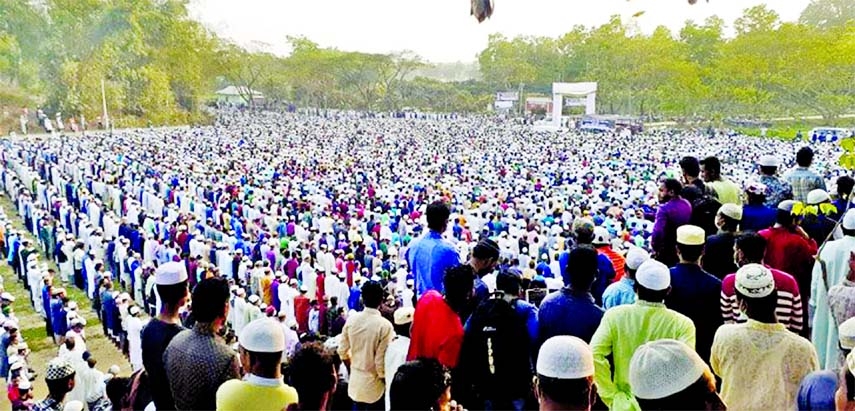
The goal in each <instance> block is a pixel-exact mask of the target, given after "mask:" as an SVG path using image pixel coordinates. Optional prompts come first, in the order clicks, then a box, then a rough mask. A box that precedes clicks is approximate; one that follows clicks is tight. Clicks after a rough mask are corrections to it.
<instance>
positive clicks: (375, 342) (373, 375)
mask: <svg viewBox="0 0 855 411" xmlns="http://www.w3.org/2000/svg"><path fill="white" fill-rule="evenodd" d="M394 336H395V330H394V328H393V327H392V323H390V322H389V321H388V320H386V319H385V318H383V316H382V315H380V311H378V310H377V309H374V308H366V309H365V310H363V311H361V312H359V313H357V314H354V315H353V316H351V317H350V318H348V319H347V322H346V323H345V324H344V329H343V330H342V332H341V344H340V345H339V347H338V354H339V356H341V358H342V359H343V360H347V359H349V360H350V384H348V386H347V394H348V396H350V398H351V399H352V400H353V401H356V402H362V403H368V404H371V403H374V402H377V401H378V400H380V399H381V398H383V393H384V392H385V390H386V385H385V383H384V381H383V380H384V379H385V378H386V349H387V348H388V347H389V343H390V342H392V338H393V337H394Z"/></svg>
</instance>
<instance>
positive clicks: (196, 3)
mask: <svg viewBox="0 0 855 411" xmlns="http://www.w3.org/2000/svg"><path fill="white" fill-rule="evenodd" d="M469 1H470V0H421V1H416V0H193V1H192V2H191V6H190V13H191V16H192V17H193V18H195V19H197V20H199V21H201V22H202V23H203V24H205V26H206V27H208V28H209V29H211V30H213V31H214V32H216V33H217V34H218V35H220V36H221V37H225V38H227V39H230V40H232V41H234V42H236V43H237V44H240V45H242V46H244V47H248V48H251V49H265V50H267V51H271V52H274V53H276V54H281V55H286V54H288V52H289V47H288V43H287V41H286V36H295V35H302V36H306V37H307V38H309V39H311V40H312V41H315V42H316V43H318V44H320V45H321V46H323V47H335V48H338V49H340V50H346V51H362V52H368V53H389V52H393V51H401V50H411V51H414V52H416V53H417V54H418V55H420V56H422V57H423V58H425V59H427V60H429V61H431V62H434V63H440V62H455V61H462V62H472V61H475V60H476V59H477V57H476V56H477V54H478V53H479V52H480V51H481V50H483V49H484V48H485V47H486V45H487V37H488V36H489V35H490V34H492V33H502V34H504V35H506V36H508V37H514V36H517V35H535V36H551V37H556V36H559V35H561V34H564V33H566V32H567V31H569V30H570V29H571V28H572V27H573V26H575V25H577V24H581V25H585V26H597V25H600V24H603V23H605V22H607V21H608V20H609V17H610V16H612V15H614V14H618V15H620V16H621V17H622V18H623V19H624V21H630V20H633V17H632V15H633V14H635V13H637V12H639V11H644V14H642V15H641V16H640V17H637V18H634V20H635V22H636V23H637V24H638V26H639V27H640V28H641V30H642V31H644V32H646V33H650V32H652V31H653V29H654V28H656V27H657V26H659V25H665V26H667V27H668V28H670V29H671V30H672V31H673V32H675V33H676V32H678V31H679V29H680V28H681V27H682V26H683V25H684V23H685V21H686V20H694V21H696V22H699V23H700V22H703V20H704V19H706V18H707V17H709V16H712V15H718V16H719V17H721V18H723V19H724V21H725V22H727V23H728V24H732V23H733V21H734V20H735V19H736V18H738V17H739V16H741V15H742V11H743V10H744V9H746V8H748V7H752V6H755V5H758V4H763V3H767V1H763V0H709V3H707V1H706V0H698V2H697V4H695V5H689V4H688V2H687V0H595V1H591V0H587V1H586V0H493V1H494V8H495V10H494V13H493V16H492V18H490V19H489V20H485V21H484V22H483V23H480V24H479V23H478V21H477V20H475V18H474V17H472V16H470V15H469V7H470V6H469V4H470V3H469ZM809 2H810V0H769V1H768V4H767V5H768V7H770V8H772V9H774V10H775V11H777V12H778V14H780V15H781V18H782V20H784V21H794V20H797V19H798V17H799V15H800V14H801V12H802V10H804V8H805V6H807V4H808V3H809Z"/></svg>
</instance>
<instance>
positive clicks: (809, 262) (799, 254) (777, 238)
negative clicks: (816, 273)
mask: <svg viewBox="0 0 855 411" xmlns="http://www.w3.org/2000/svg"><path fill="white" fill-rule="evenodd" d="M760 235H762V236H763V238H765V239H766V241H767V245H766V255H765V258H763V262H764V263H766V264H767V265H769V267H772V268H776V269H778V270H781V271H783V272H785V273H789V274H791V275H792V276H793V277H794V278H795V279H796V281H797V282H798V283H799V291H801V292H802V294H810V283H811V273H812V271H813V264H814V258H813V256H814V255H816V251H817V246H816V241H814V240H813V239H810V240H808V239H806V238H804V237H802V236H801V235H799V234H798V233H796V232H794V231H792V230H790V229H788V228H785V227H772V228H767V229H765V230H762V231H760ZM808 298H810V295H808V296H807V298H803V300H805V301H807V299H808Z"/></svg>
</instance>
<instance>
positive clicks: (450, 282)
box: [442, 264, 475, 304]
mask: <svg viewBox="0 0 855 411" xmlns="http://www.w3.org/2000/svg"><path fill="white" fill-rule="evenodd" d="M474 283H475V272H474V271H473V270H472V266H470V265H469V264H463V265H458V266H454V267H451V268H449V269H447V270H445V274H444V275H443V277H442V284H443V286H444V287H445V296H446V298H447V299H448V300H449V302H452V303H454V304H458V303H465V302H466V301H468V300H469V298H470V297H471V296H472V287H473V286H474Z"/></svg>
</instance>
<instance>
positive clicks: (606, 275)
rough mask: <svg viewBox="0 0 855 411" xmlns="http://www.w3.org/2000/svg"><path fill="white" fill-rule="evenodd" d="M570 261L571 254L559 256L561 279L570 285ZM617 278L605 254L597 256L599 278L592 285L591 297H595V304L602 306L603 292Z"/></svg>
mask: <svg viewBox="0 0 855 411" xmlns="http://www.w3.org/2000/svg"><path fill="white" fill-rule="evenodd" d="M568 261H570V252H569V251H565V252H563V253H561V255H559V256H558V264H559V265H560V266H561V278H562V279H563V280H564V284H570V275H569V273H568V272H567V262H568ZM614 278H615V266H614V265H613V264H612V260H609V257H608V256H606V255H605V254H599V253H598V254H597V278H596V279H595V280H594V284H592V285H591V295H592V296H593V297H594V302H595V303H596V304H597V305H602V302H603V292H605V291H606V287H607V286H608V285H609V283H611V282H612V279H614Z"/></svg>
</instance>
